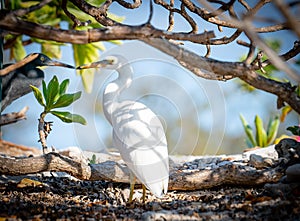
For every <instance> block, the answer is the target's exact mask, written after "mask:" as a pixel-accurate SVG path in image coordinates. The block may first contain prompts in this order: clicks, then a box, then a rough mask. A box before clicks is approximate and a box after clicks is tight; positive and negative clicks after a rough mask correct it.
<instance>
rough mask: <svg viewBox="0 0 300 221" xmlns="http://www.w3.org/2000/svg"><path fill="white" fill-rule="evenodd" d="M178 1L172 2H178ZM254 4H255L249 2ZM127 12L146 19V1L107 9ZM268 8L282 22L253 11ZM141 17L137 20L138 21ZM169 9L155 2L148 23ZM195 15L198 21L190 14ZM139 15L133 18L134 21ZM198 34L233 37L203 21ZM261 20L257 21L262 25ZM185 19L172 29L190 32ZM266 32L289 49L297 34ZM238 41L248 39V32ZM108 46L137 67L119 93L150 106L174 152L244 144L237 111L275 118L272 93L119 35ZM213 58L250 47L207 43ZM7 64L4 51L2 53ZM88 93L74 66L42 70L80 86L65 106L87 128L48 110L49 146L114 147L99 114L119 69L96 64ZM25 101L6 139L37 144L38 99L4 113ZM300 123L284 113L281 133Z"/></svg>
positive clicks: (66, 58)
mask: <svg viewBox="0 0 300 221" xmlns="http://www.w3.org/2000/svg"><path fill="white" fill-rule="evenodd" d="M177 3H178V1H176V4H177ZM253 4H254V3H253ZM110 12H112V13H114V14H117V15H119V16H124V17H125V21H124V23H127V24H135V25H139V24H141V23H143V22H145V21H147V19H148V15H149V6H148V4H143V6H142V7H141V8H139V9H135V10H126V9H124V8H122V7H120V6H118V4H113V5H112V7H111V11H110ZM265 13H267V14H268V15H272V16H273V18H274V19H278V20H280V19H281V18H280V15H279V13H278V12H277V11H276V10H275V9H274V8H272V7H267V8H265V9H264V10H262V11H261V12H260V13H259V14H258V15H259V16H263V15H264V14H265ZM137 18H138V19H137ZM167 18H168V14H167V11H165V10H164V9H162V8H161V7H158V6H155V7H154V16H153V19H152V24H153V25H154V26H155V27H157V28H161V29H166V28H167V26H168V20H167ZM195 19H196V20H199V19H198V18H196V17H195ZM137 21H138V22H137ZM198 24H201V26H200V25H199V32H202V31H204V30H214V31H215V33H216V35H217V37H222V36H224V35H226V36H230V35H231V34H232V33H233V32H234V30H229V29H226V28H224V30H223V33H220V32H219V31H218V30H217V28H216V27H215V26H211V25H210V24H208V23H207V22H204V21H201V23H198ZM260 24H261V25H262V23H260ZM189 30H190V28H189V25H188V24H187V23H186V22H185V21H184V20H183V19H182V18H181V17H180V16H177V15H176V16H175V26H174V31H189ZM262 36H263V37H264V38H271V39H279V40H280V41H281V43H282V49H281V53H284V52H286V51H287V50H289V49H290V48H292V47H293V42H294V41H295V40H296V37H295V36H294V35H293V34H290V33H288V32H287V31H280V32H278V33H269V34H264V35H262ZM239 39H242V40H244V41H247V42H248V40H247V39H246V38H245V36H241V37H240V38H239ZM105 46H106V49H107V50H106V51H105V52H103V53H102V54H101V57H105V55H108V54H121V55H123V56H125V57H126V58H127V59H128V61H129V62H130V64H131V65H132V66H133V68H134V72H135V74H134V81H133V84H132V86H131V87H130V89H129V90H128V91H126V93H124V94H123V96H124V98H127V99H133V100H139V101H141V102H143V103H145V104H146V105H147V106H149V107H150V108H151V109H152V110H153V111H154V112H155V113H156V114H157V115H159V117H160V119H161V120H162V122H163V125H164V128H165V130H166V134H167V139H168V143H169V152H170V153H171V154H197V155H199V154H201V155H204V154H222V153H238V152H241V151H242V150H244V149H245V148H246V145H245V142H244V141H245V134H244V131H243V127H242V124H241V122H240V119H239V114H240V113H242V114H243V115H244V116H245V118H246V119H247V121H248V122H249V123H251V125H253V120H254V117H255V115H256V114H258V115H259V116H260V117H261V118H262V119H263V120H264V122H265V124H267V122H268V120H269V118H270V117H274V116H275V114H278V113H279V111H277V110H276V97H275V96H274V95H271V94H268V93H265V92H262V91H255V92H254V93H248V92H246V91H244V90H242V89H241V88H240V86H239V84H237V80H230V81H227V82H217V81H209V80H204V79H201V78H197V77H196V76H194V75H193V74H192V73H190V72H189V71H187V70H185V69H183V68H182V67H181V66H180V65H178V63H177V62H176V61H175V60H174V59H173V58H171V57H170V56H167V55H165V54H163V53H161V52H160V51H158V50H156V49H154V48H152V47H150V46H148V45H146V44H144V43H142V42H139V41H124V42H123V44H122V45H114V44H111V43H105ZM183 47H185V48H187V49H189V50H191V51H193V52H195V53H197V54H199V55H204V54H205V53H206V49H205V47H204V46H201V45H196V44H192V43H189V42H184V46H183ZM211 50H212V52H211V56H210V57H211V58H214V59H218V60H222V61H238V60H239V59H240V58H241V56H243V55H245V54H246V53H247V49H246V48H244V47H242V46H239V45H237V44H236V43H230V44H228V45H220V46H212V47H211ZM26 51H27V53H32V52H39V51H40V48H39V46H38V45H37V44H31V45H30V46H28V47H26ZM61 61H62V62H65V63H69V64H74V60H73V51H72V49H71V47H70V45H66V46H63V52H62V58H61ZM6 62H8V52H6ZM95 71H96V72H97V73H96V75H95V81H94V86H93V91H92V93H90V94H87V93H85V92H84V89H83V87H82V84H81V79H80V77H79V76H78V75H77V74H76V72H75V70H69V69H63V68H56V67H49V68H46V69H45V75H46V77H45V81H46V82H48V81H49V80H50V79H51V78H52V77H53V75H54V74H55V75H57V76H58V78H59V80H60V81H62V80H63V79H65V78H70V79H71V83H70V88H69V92H76V91H79V90H80V91H83V95H82V98H81V99H80V100H79V101H76V102H75V103H74V105H73V106H72V107H70V108H69V110H72V111H73V112H74V113H77V114H81V115H82V116H84V117H85V118H86V119H87V121H88V125H87V126H82V125H78V124H65V123H62V122H61V121H60V120H58V119H57V118H54V117H51V116H48V117H47V119H46V120H48V121H54V126H53V131H52V132H51V134H50V135H49V137H48V139H47V144H48V146H54V147H56V148H57V149H63V148H66V147H68V146H79V147H80V148H82V149H83V150H92V151H101V150H106V149H108V148H113V147H112V145H111V127H110V125H109V124H108V122H107V121H106V120H105V118H104V116H103V113H102V106H101V100H102V93H103V88H104V87H105V85H106V84H107V83H108V82H109V81H111V80H113V79H115V78H116V77H117V73H116V72H113V71H106V70H101V71H99V70H95ZM25 105H27V106H29V107H30V109H29V111H28V113H27V120H26V121H20V122H18V123H16V124H13V125H9V126H5V127H2V132H3V139H4V140H9V141H12V142H15V143H18V144H23V145H28V146H35V147H40V144H39V143H38V142H37V140H38V139H39V138H38V133H37V122H38V121H37V119H38V118H39V114H40V112H41V111H42V108H41V107H40V106H39V105H38V104H37V102H36V101H35V99H34V96H33V94H32V93H31V94H28V95H26V96H24V97H22V98H20V99H19V100H17V101H15V102H14V103H13V104H12V105H11V106H9V107H8V108H6V110H5V111H4V112H5V113H6V112H12V111H19V110H20V109H21V108H23V107H24V106H25ZM294 124H297V116H296V114H291V115H289V116H288V117H287V119H286V121H285V123H284V124H283V125H281V126H280V132H279V134H284V133H286V134H289V132H287V131H286V130H285V128H286V127H287V126H290V125H294Z"/></svg>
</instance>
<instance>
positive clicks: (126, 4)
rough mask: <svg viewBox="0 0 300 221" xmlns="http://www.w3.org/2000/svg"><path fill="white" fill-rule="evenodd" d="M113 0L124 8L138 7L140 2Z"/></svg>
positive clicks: (135, 0) (139, 0) (136, 0)
mask: <svg viewBox="0 0 300 221" xmlns="http://www.w3.org/2000/svg"><path fill="white" fill-rule="evenodd" d="M115 1H116V2H118V3H119V4H120V5H122V6H123V7H124V8H128V9H135V8H138V7H140V6H141V4H142V1H141V0H134V1H133V3H132V4H130V3H128V2H125V1H123V0H115Z"/></svg>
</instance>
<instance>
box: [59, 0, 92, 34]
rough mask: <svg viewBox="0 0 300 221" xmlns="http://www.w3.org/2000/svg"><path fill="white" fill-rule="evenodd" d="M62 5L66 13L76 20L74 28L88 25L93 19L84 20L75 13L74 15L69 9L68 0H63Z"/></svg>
mask: <svg viewBox="0 0 300 221" xmlns="http://www.w3.org/2000/svg"><path fill="white" fill-rule="evenodd" d="M61 7H62V9H63V11H64V12H65V14H66V15H67V16H68V17H69V18H70V19H71V20H72V21H73V22H74V24H73V29H74V28H76V27H78V26H87V25H89V24H90V23H91V20H88V21H84V22H82V21H80V20H79V19H77V18H76V17H75V15H73V14H72V13H71V12H69V11H68V9H67V0H63V1H62V3H61Z"/></svg>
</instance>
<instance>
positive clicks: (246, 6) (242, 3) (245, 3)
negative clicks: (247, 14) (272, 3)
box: [238, 0, 251, 11]
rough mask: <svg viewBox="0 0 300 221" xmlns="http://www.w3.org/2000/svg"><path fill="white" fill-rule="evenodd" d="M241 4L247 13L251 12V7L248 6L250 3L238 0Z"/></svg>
mask: <svg viewBox="0 0 300 221" xmlns="http://www.w3.org/2000/svg"><path fill="white" fill-rule="evenodd" d="M238 1H239V3H241V5H242V6H244V7H245V8H246V9H247V11H249V10H250V9H251V7H250V6H249V5H248V3H247V2H246V1H245V0H238Z"/></svg>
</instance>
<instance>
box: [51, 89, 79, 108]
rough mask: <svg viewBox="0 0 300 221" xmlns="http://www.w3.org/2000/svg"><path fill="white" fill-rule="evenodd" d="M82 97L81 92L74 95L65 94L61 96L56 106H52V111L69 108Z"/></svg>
mask: <svg viewBox="0 0 300 221" xmlns="http://www.w3.org/2000/svg"><path fill="white" fill-rule="evenodd" d="M80 96H81V91H79V92H77V93H74V94H63V95H61V96H60V97H59V98H58V100H57V101H56V103H55V104H53V105H52V107H51V108H52V109H54V108H61V107H67V106H69V105H70V104H72V103H73V102H74V101H76V100H78V99H79V98H80Z"/></svg>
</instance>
